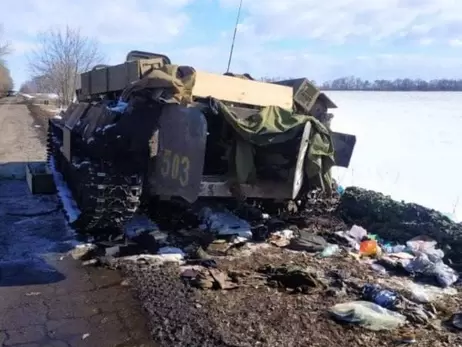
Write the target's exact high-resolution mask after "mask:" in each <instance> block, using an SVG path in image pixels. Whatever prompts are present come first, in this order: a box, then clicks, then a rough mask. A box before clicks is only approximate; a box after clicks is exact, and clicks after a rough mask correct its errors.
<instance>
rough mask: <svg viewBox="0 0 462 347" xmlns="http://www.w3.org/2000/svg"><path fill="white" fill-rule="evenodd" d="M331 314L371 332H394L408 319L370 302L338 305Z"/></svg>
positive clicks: (352, 302)
mask: <svg viewBox="0 0 462 347" xmlns="http://www.w3.org/2000/svg"><path fill="white" fill-rule="evenodd" d="M329 313H330V314H331V315H332V316H333V317H334V318H335V319H338V320H340V321H343V322H348V323H355V324H359V325H361V326H362V327H364V328H366V329H370V330H376V331H377V330H392V329H395V328H397V327H399V326H400V325H402V324H404V323H405V321H406V317H405V316H403V315H402V314H400V313H397V312H393V311H390V310H387V309H386V308H383V307H380V306H379V305H377V304H374V303H372V302H368V301H351V302H347V303H343V304H337V305H335V306H333V307H331V309H330V310H329Z"/></svg>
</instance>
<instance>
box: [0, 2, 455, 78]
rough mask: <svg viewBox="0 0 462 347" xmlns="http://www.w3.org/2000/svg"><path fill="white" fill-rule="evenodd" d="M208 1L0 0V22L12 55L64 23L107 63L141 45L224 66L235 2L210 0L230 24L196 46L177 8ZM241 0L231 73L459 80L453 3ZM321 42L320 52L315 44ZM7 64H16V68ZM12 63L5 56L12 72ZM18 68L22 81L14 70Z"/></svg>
mask: <svg viewBox="0 0 462 347" xmlns="http://www.w3.org/2000/svg"><path fill="white" fill-rule="evenodd" d="M217 1H218V0H98V1H90V0H81V1H70V0H47V1H44V0H20V1H15V2H14V1H13V2H9V5H8V10H7V12H6V11H2V12H1V13H0V23H3V24H4V28H5V30H6V34H7V35H8V37H11V38H12V41H13V45H14V48H15V53H14V54H15V59H16V58H17V57H18V56H20V55H24V53H26V52H28V51H30V50H31V49H32V48H33V47H34V38H35V36H36V34H37V33H38V32H39V31H43V30H46V29H48V28H49V27H50V26H55V27H59V26H64V25H69V26H71V27H80V28H81V30H82V33H83V34H85V35H88V36H92V37H95V38H97V39H98V40H99V41H100V42H101V43H103V44H104V45H103V47H104V48H103V49H104V50H105V51H106V53H107V55H108V58H109V62H110V63H118V62H121V61H123V59H124V58H125V55H126V53H127V50H129V49H142V50H148V51H157V52H159V53H164V54H167V55H169V56H170V57H171V58H172V61H173V62H174V63H181V64H188V65H192V66H195V67H197V68H199V69H204V70H209V71H213V72H224V71H225V70H226V65H227V61H228V54H229V49H230V43H231V37H232V29H233V28H232V25H233V23H234V15H235V14H236V12H237V7H238V4H239V0H219V3H220V4H221V6H222V8H223V9H224V10H223V12H221V13H215V12H211V13H210V14H209V16H215V15H217V16H220V15H221V16H224V17H223V18H226V20H227V21H229V22H230V23H231V24H230V27H229V29H228V30H226V31H223V32H221V30H223V29H222V27H221V28H220V29H218V30H220V31H218V32H217V34H218V35H217V36H218V37H219V38H218V39H217V41H209V42H208V43H203V44H200V45H198V44H197V43H196V42H194V41H193V40H194V37H195V34H196V33H197V34H198V35H199V36H201V35H202V36H206V35H207V34H208V32H206V31H205V32H202V31H199V29H197V28H201V29H200V30H202V28H203V27H204V25H206V23H205V24H204V23H202V22H201V23H199V24H198V23H197V18H195V17H194V16H195V14H197V12H191V10H190V9H188V7H187V6H188V5H191V4H194V6H195V10H196V11H197V9H198V8H199V7H198V6H200V5H203V9H204V11H207V9H208V8H207V4H209V5H210V4H214V3H215V4H216V2H217ZM243 1H244V3H243V13H242V19H241V24H240V25H239V34H238V36H237V41H236V47H235V52H234V57H233V63H232V70H233V71H235V72H248V73H251V74H252V75H254V76H257V77H261V76H281V77H298V76H305V77H309V78H312V79H316V80H318V81H322V80H325V79H332V78H335V77H339V76H345V75H357V76H359V77H366V78H370V79H375V78H396V77H404V76H409V77H422V78H426V79H430V78H437V77H462V75H458V74H462V69H461V67H462V62H460V61H459V59H456V58H455V57H453V54H455V53H456V52H457V51H458V50H457V49H456V48H457V47H460V46H462V1H460V0H459V1H457V0H374V1H371V0H367V1H366V0H328V1H321V2H319V1H315V0H243ZM215 11H216V9H215ZM193 29H195V30H196V32H193V31H192V30H193ZM205 30H206V29H205ZM188 33H189V35H188ZM290 41H297V42H298V44H297V46H290ZM198 42H199V41H198ZM350 43H352V45H351V46H350V45H349V44H350ZM395 43H396V45H395V47H398V46H397V45H398V43H399V44H401V47H405V50H406V51H407V52H409V51H412V49H415V52H419V50H420V52H425V50H427V52H428V51H429V49H428V47H427V46H431V45H446V46H447V47H448V49H447V50H442V51H441V52H439V54H433V55H431V56H430V55H427V56H425V54H424V53H421V54H417V53H415V54H403V53H401V54H398V53H396V52H397V49H396V48H394V44H395ZM403 43H404V44H403ZM319 44H321V45H319ZM334 45H337V47H336V48H335V49H336V52H340V53H337V54H328V53H327V52H332V51H334V50H335V49H334V48H333V47H334ZM321 46H323V47H324V49H325V50H322V49H319V47H321ZM127 47H129V48H127ZM172 47H174V49H173V50H172ZM284 47H286V48H284ZM287 47H297V48H296V49H295V48H292V49H289V48H287ZM326 47H330V48H326ZM355 47H356V48H355ZM358 47H359V49H358ZM409 47H410V48H409ZM329 49H331V50H329ZM354 49H358V50H357V51H356V52H355V51H354ZM451 52H454V53H451ZM16 61H17V62H16ZM15 62H16V64H17V65H18V66H19V65H20V64H21V69H23V66H25V65H24V62H19V60H15ZM15 62H13V59H12V64H11V65H12V67H13V69H14V64H15ZM459 71H461V72H459ZM18 75H19V76H20V77H19V79H24V78H26V77H25V76H26V73H25V72H24V71H21V72H19V73H18Z"/></svg>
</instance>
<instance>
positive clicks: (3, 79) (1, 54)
mask: <svg viewBox="0 0 462 347" xmlns="http://www.w3.org/2000/svg"><path fill="white" fill-rule="evenodd" d="M9 53H11V45H10V43H9V42H8V41H6V40H5V39H4V38H3V25H1V24H0V97H1V96H3V95H5V94H6V92H8V91H9V90H11V89H13V79H12V78H11V74H10V70H9V69H8V67H7V66H6V61H5V57H6V56H7V55H8V54H9Z"/></svg>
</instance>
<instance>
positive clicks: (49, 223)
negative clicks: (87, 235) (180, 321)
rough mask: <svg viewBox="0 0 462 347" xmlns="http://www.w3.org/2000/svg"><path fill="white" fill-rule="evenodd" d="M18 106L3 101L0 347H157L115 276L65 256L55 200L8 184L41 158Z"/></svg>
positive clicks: (37, 135) (20, 183)
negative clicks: (27, 164)
mask: <svg viewBox="0 0 462 347" xmlns="http://www.w3.org/2000/svg"><path fill="white" fill-rule="evenodd" d="M16 102H17V100H15V99H14V98H12V99H3V100H1V101H0V313H1V315H0V346H5V347H6V346H21V347H61V346H63V347H74V346H86V347H93V346H95V347H110V346H118V347H135V346H154V345H153V344H152V343H151V342H150V341H151V339H150V336H149V333H148V330H147V328H146V325H145V319H144V316H143V315H142V313H141V311H140V307H139V304H138V302H137V301H136V300H135V299H134V297H133V295H132V293H131V291H130V290H129V289H128V288H127V287H125V286H122V278H121V277H120V275H119V274H118V273H117V272H115V271H110V270H103V269H95V268H91V269H90V268H84V267H82V266H81V265H80V262H79V261H76V260H74V259H73V258H72V257H71V256H69V255H68V251H69V250H70V249H71V248H72V246H73V244H74V243H75V242H74V235H73V233H72V232H71V231H70V230H69V229H68V228H67V226H66V223H65V221H64V218H63V215H62V212H61V210H60V208H59V205H58V201H57V199H56V197H55V196H37V195H32V194H30V192H29V190H28V187H27V184H26V182H25V181H24V180H22V179H5V178H6V177H8V178H21V176H22V175H23V172H24V162H25V161H27V160H43V159H44V157H45V148H44V146H43V142H44V139H43V132H39V131H37V130H38V128H37V129H35V128H34V120H33V118H32V117H31V116H30V114H29V111H28V109H27V106H26V105H23V104H17V103H16ZM37 125H38V124H37ZM41 137H42V138H41ZM2 177H3V179H2Z"/></svg>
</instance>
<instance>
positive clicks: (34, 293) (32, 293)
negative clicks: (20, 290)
mask: <svg viewBox="0 0 462 347" xmlns="http://www.w3.org/2000/svg"><path fill="white" fill-rule="evenodd" d="M41 294H42V293H40V292H30V293H26V296H37V295H41Z"/></svg>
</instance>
